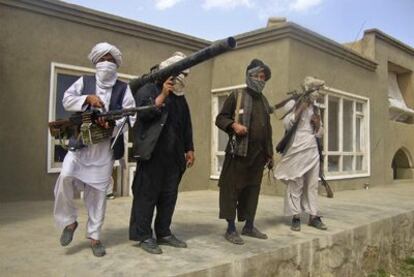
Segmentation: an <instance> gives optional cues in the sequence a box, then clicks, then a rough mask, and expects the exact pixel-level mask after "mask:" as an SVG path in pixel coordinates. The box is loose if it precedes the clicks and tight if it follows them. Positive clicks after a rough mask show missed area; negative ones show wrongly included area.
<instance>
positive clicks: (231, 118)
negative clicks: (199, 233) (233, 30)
mask: <svg viewBox="0 0 414 277" xmlns="http://www.w3.org/2000/svg"><path fill="white" fill-rule="evenodd" d="M270 77H271V71H270V68H269V67H268V66H267V65H266V64H264V63H263V62H262V61H261V60H258V59H253V60H252V61H251V62H250V64H249V65H248V66H247V69H246V88H244V89H242V90H238V91H233V92H232V93H231V94H230V96H229V97H228V98H227V99H226V101H225V102H224V104H223V108H222V110H221V112H220V113H219V114H218V116H217V118H216V125H217V127H219V128H220V129H221V130H223V131H225V132H227V133H228V135H229V138H230V139H229V143H228V144H227V148H226V156H225V159H224V163H223V169H222V171H221V175H220V180H219V183H218V185H219V187H220V215H219V217H220V218H222V219H226V220H227V223H228V227H227V231H226V233H225V235H224V237H225V238H226V239H227V240H228V241H230V242H232V243H234V244H244V241H243V239H242V238H241V237H240V236H239V234H238V232H237V230H236V226H235V218H236V211H237V217H238V220H239V221H246V224H245V226H244V228H243V230H242V232H241V234H242V235H246V236H250V237H254V238H259V239H267V235H266V234H263V233H262V232H260V231H259V230H258V229H257V228H256V227H255V226H254V218H255V215H256V208H257V203H258V200H259V193H260V184H261V181H262V177H263V170H264V167H265V165H267V166H268V167H269V168H271V167H273V146H272V128H271V126H270V116H269V114H270V112H271V109H270V106H269V103H268V101H267V99H266V97H265V96H264V95H263V93H262V91H263V88H264V86H265V84H266V81H268V80H269V79H270Z"/></svg>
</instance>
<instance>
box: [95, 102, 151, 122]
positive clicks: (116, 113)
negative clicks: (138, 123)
mask: <svg viewBox="0 0 414 277" xmlns="http://www.w3.org/2000/svg"><path fill="white" fill-rule="evenodd" d="M156 108H157V106H155V105H148V106H141V107H136V108H129V109H123V110H113V111H109V112H106V113H97V114H95V116H96V117H103V118H107V119H118V118H121V117H124V116H127V115H133V114H135V113H139V112H142V111H146V110H152V109H156Z"/></svg>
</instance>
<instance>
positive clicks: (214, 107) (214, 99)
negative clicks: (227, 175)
mask: <svg viewBox="0 0 414 277" xmlns="http://www.w3.org/2000/svg"><path fill="white" fill-rule="evenodd" d="M246 87H247V86H246V84H239V85H235V86H229V87H221V88H216V89H212V90H211V158H210V159H211V167H210V179H211V180H218V179H219V177H220V172H218V171H217V168H218V158H217V156H218V155H223V156H225V154H226V153H225V152H224V151H219V150H218V146H219V141H218V137H219V128H217V126H216V125H215V121H216V116H217V115H218V114H219V112H220V111H219V101H218V98H219V97H220V96H225V95H227V96H229V95H230V94H231V92H232V91H233V90H236V89H243V88H246Z"/></svg>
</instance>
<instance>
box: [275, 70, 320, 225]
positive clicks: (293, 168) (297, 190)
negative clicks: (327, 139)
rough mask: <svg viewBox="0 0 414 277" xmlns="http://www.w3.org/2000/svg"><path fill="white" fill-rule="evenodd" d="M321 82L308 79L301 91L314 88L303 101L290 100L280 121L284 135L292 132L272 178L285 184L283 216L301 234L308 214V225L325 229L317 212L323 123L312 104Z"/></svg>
mask: <svg viewBox="0 0 414 277" xmlns="http://www.w3.org/2000/svg"><path fill="white" fill-rule="evenodd" d="M324 84H325V82H324V81H322V80H319V79H316V78H313V77H307V78H305V81H304V84H303V90H304V91H310V90H313V89H316V91H314V92H312V93H310V95H309V96H308V97H306V98H305V99H304V100H303V101H301V102H300V103H298V104H296V102H295V100H291V101H289V102H287V103H286V104H285V107H284V109H285V110H286V111H287V112H289V113H288V114H287V116H286V117H285V118H284V119H283V124H284V127H285V129H286V132H288V131H289V130H292V131H295V132H294V135H293V136H292V138H290V142H289V143H288V145H287V147H286V148H287V149H285V150H284V151H283V154H282V155H283V156H282V159H281V161H280V162H279V163H278V165H277V166H276V169H275V172H274V177H275V178H276V179H278V180H281V181H282V182H284V183H285V184H286V185H287V187H286V195H285V205H284V213H285V215H286V216H291V217H292V223H291V229H292V230H293V231H300V229H301V222H300V216H301V214H302V213H303V212H305V213H307V214H308V215H309V223H308V225H309V226H312V227H315V228H317V229H320V230H326V229H327V226H326V225H325V224H324V223H323V222H322V220H321V217H320V216H319V209H318V177H319V169H320V168H319V167H320V153H319V149H318V142H317V139H321V138H322V136H323V124H322V121H321V116H320V111H319V108H318V107H317V106H316V105H315V104H316V100H317V99H318V97H319V93H318V91H317V89H318V88H320V87H322V86H323V85H324Z"/></svg>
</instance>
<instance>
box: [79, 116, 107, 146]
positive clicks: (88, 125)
mask: <svg viewBox="0 0 414 277" xmlns="http://www.w3.org/2000/svg"><path fill="white" fill-rule="evenodd" d="M113 130H114V124H110V127H109V128H108V129H106V128H103V127H101V126H100V125H98V124H96V123H94V120H93V118H92V113H83V114H82V125H81V128H80V131H81V137H82V141H83V144H85V145H90V144H96V143H99V142H101V141H104V140H106V139H108V138H111V137H112V133H113Z"/></svg>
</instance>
